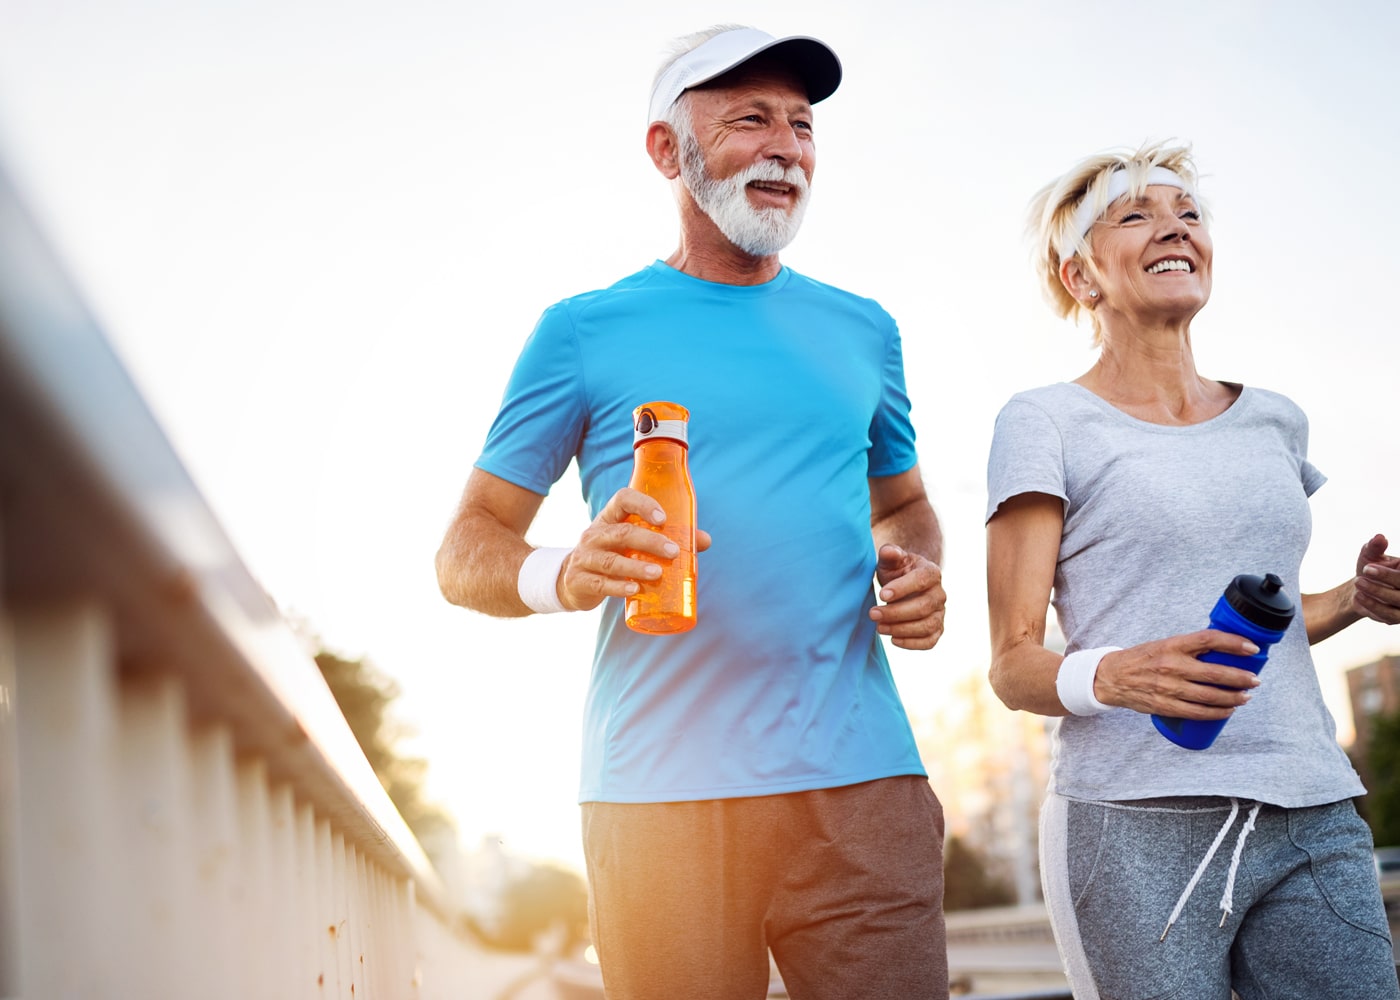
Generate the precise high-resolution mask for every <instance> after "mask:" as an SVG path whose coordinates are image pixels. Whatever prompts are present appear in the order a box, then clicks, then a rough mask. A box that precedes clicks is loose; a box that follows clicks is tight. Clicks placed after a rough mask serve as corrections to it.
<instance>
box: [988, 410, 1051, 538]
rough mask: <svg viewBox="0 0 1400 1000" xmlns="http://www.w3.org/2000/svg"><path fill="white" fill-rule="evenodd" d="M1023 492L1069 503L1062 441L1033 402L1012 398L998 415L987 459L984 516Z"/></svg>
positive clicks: (1049, 420) (1047, 418)
mask: <svg viewBox="0 0 1400 1000" xmlns="http://www.w3.org/2000/svg"><path fill="white" fill-rule="evenodd" d="M1022 493H1046V494H1049V495H1050V496H1056V497H1059V498H1060V499H1061V500H1063V501H1065V502H1068V501H1069V492H1068V489H1067V487H1066V484H1065V455H1064V438H1063V436H1062V435H1061V433H1060V428H1059V427H1058V426H1057V425H1056V424H1055V422H1054V420H1052V419H1051V417H1050V415H1049V414H1048V413H1046V412H1045V411H1044V410H1043V409H1041V408H1040V407H1039V406H1037V405H1036V404H1035V403H1033V402H1030V401H1029V400H1025V399H1018V398H1013V399H1012V400H1011V401H1010V402H1008V403H1007V404H1006V405H1005V406H1004V407H1002V410H1001V413H999V414H997V421H996V428H995V430H994V431H993V433H992V447H991V454H990V455H989V456H988V459H987V515H986V519H987V520H988V521H990V520H991V519H992V517H993V515H995V514H996V512H997V509H998V508H999V507H1001V505H1002V504H1003V503H1005V502H1006V501H1007V500H1010V499H1011V498H1012V497H1014V496H1020V495H1021V494H1022Z"/></svg>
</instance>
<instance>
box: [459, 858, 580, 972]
mask: <svg viewBox="0 0 1400 1000" xmlns="http://www.w3.org/2000/svg"><path fill="white" fill-rule="evenodd" d="M466 923H467V927H468V929H469V930H470V931H471V932H472V933H474V934H475V935H476V936H477V937H478V938H479V939H480V940H482V941H483V942H485V943H486V944H489V945H491V946H492V947H495V948H503V949H507V950H510V951H542V952H548V953H550V954H553V955H567V954H569V953H570V952H572V951H573V950H574V949H575V948H576V947H578V946H579V945H581V944H583V943H584V942H586V941H587V940H588V939H589V934H588V887H587V884H586V883H585V882H584V880H583V878H582V877H581V876H580V875H578V874H577V873H576V872H572V871H570V870H568V869H567V868H561V867H559V866H558V865H553V864H535V865H531V866H530V867H529V868H528V869H527V870H526V871H525V872H524V873H523V874H522V875H519V876H517V877H515V878H514V879H512V880H511V881H510V882H509V883H508V884H507V885H506V887H505V889H504V891H502V893H501V899H500V909H499V911H498V912H497V914H496V919H495V920H493V921H492V922H491V924H490V926H485V925H483V924H482V923H481V922H479V921H477V920H475V919H472V918H470V917H468V918H467V919H466Z"/></svg>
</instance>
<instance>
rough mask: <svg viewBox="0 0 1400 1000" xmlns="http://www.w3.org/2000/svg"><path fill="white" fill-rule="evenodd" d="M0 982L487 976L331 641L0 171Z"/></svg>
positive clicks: (98, 984)
mask: <svg viewBox="0 0 1400 1000" xmlns="http://www.w3.org/2000/svg"><path fill="white" fill-rule="evenodd" d="M0 579H2V580H3V589H2V590H0V998H23V1000H68V998H87V997H93V998H98V997H101V998H133V1000H164V998H180V1000H183V998H191V997H200V998H206V1000H212V998H230V1000H232V998H256V1000H299V998H311V997H315V998H324V997H345V998H354V1000H366V998H380V997H382V998H389V1000H403V998H436V997H444V998H446V997H453V998H457V997H467V996H471V995H472V992H471V989H470V987H469V984H468V983H467V982H466V978H467V976H468V974H469V973H468V968H469V961H470V952H471V948H470V945H469V944H468V943H467V942H466V941H464V940H463V939H461V938H459V937H458V936H457V935H456V933H455V932H454V927H455V923H456V922H455V920H454V914H453V913H452V912H451V909H450V907H449V906H448V905H447V904H446V901H445V898H444V893H443V891H442V888H441V885H440V883H439V881H438V878H437V876H436V874H435V873H434V871H433V868H432V866H431V865H430V864H429V862H428V860H427V859H426V857H425V856H424V854H423V852H422V850H421V849H420V847H419V845H418V843H417V841H416V840H415V839H414V837H413V836H412V834H411V833H410V832H409V830H408V828H407V827H406V826H405V824H404V822H403V820H402V819H401V817H400V816H399V814H398V812H397V811H396V810H395V809H394V807H393V805H392V803H391V802H390V801H389V799H388V796H387V795H386V794H385V792H384V790H383V788H382V787H381V786H380V784H379V782H378V780H377V779H376V777H375V775H374V773H373V771H372V770H371V768H370V766H369V764H368V762H367V761H366V760H365V757H364V755H363V753H361V751H360V749H359V746H358V744H357V743H356V742H355V740H354V737H353V736H352V735H351V733H350V730H349V728H348V726H347V725H346V723H345V720H344V718H343V716H342V715H341V714H340V711H339V709H338V708H337V706H336V704H335V702H334V699H333V698H332V697H331V694H330V692H329V690H328V689H327V687H326V685H325V683H324V682H323V681H322V679H321V676H320V673H319V672H318V670H317V669H316V666H315V663H314V661H313V660H312V659H311V658H310V656H309V655H308V654H307V653H306V652H305V650H304V649H303V648H302V647H301V645H300V644H299V642H298V641H297V639H296V637H295V636H294V635H293V634H292V632H291V630H290V629H289V628H288V626H287V625H286V624H285V622H284V621H283V620H282V619H281V617H280V615H279V614H278V612H277V610H276V608H275V607H274V605H273V604H272V602H271V601H270V600H269V599H268V597H267V596H266V595H265V594H264V593H263V592H262V590H261V588H260V587H259V585H258V584H257V583H256V582H255V581H254V579H253V578H252V577H251V576H250V574H249V573H248V571H247V570H246V568H245V567H244V566H243V564H242V562H241V561H240V559H239V558H238V556H237V553H235V552H234V551H233V549H232V547H231V545H230V544H229V542H228V539H227V537H226V536H225V534H224V532H223V531H222V529H221V528H220V527H219V525H218V524H217V522H216V520H215V518H214V517H213V515H212V513H211V512H210V510H209V507H208V506H207V505H206V503H205V502H204V500H203V499H202V497H201V496H200V494H199V492H198V490H197V489H196V488H195V486H194V484H193V483H192V482H191V480H190V478H189V476H188V474H187V472H186V471H185V469H184V467H183V466H182V465H181V463H180V461H179V460H178V458H177V457H176V455H175V453H174V451H173V449H172V448H171V446H170V444H169V443H168V441H167V439H166V438H165V436H164V434H163V433H162V432H161V431H160V429H159V428H158V426H157V425H156V423H155V421H154V419H153V418H152V416H151V414H150V412H149V410H148V409H147V407H146V405H145V404H144V402H143V400H142V399H141V397H140V394H139V393H138V392H137V390H136V389H135V387H134V386H133V384H132V382H131V380H130V378H129V377H128V376H127V374H126V372H125V370H124V369H123V367H122V365H121V364H120V363H119V361H118V360H117V358H116V356H115V354H114V353H113V351H112V349H111V347H110V346H109V344H108V343H107V340H106V338H105V337H104V336H103V334H102V331H101V330H100V329H99V326H98V324H97V323H96V322H95V321H94V318H93V317H92V316H91V315H90V313H89V312H88V310H87V309H86V308H85V306H84V304H83V301H82V297H81V296H80V295H79V294H78V292H77V290H76V289H75V288H74V287H73V285H72V284H71V282H70V281H69V279H68V278H67V276H66V275H65V273H64V271H63V269H62V268H61V267H60V266H59V264H58V263H57V261H56V259H55V256H54V255H53V253H52V252H51V250H50V248H49V247H48V245H47V244H46V242H45V240H44V239H43V237H42V235H41V234H40V233H39V232H38V231H37V229H36V227H35V226H34V224H33V222H32V220H31V218H30V217H29V215H28V214H27V213H26V211H25V208H24V206H23V204H22V203H21V199H20V198H19V197H18V196H17V194H16V191H15V190H14V188H13V186H12V184H11V183H10V181H9V180H8V178H7V177H5V176H4V175H3V173H2V172H0Z"/></svg>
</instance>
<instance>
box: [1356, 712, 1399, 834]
mask: <svg viewBox="0 0 1400 1000" xmlns="http://www.w3.org/2000/svg"><path fill="white" fill-rule="evenodd" d="M1365 774H1366V775H1367V786H1366V788H1367V794H1366V797H1365V803H1366V810H1365V813H1364V815H1365V816H1366V821H1367V822H1368V823H1370V824H1371V836H1372V837H1373V838H1374V839H1375V841H1376V846H1377V847H1391V846H1400V712H1392V713H1390V714H1389V715H1380V716H1376V717H1374V718H1373V719H1372V720H1371V735H1370V740H1369V743H1368V749H1367V752H1366V768H1365Z"/></svg>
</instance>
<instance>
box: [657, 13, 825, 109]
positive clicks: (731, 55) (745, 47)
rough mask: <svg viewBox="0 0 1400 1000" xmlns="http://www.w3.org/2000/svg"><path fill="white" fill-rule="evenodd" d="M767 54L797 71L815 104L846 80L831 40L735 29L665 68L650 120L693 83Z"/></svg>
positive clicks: (693, 50) (712, 39) (658, 84)
mask: <svg viewBox="0 0 1400 1000" xmlns="http://www.w3.org/2000/svg"><path fill="white" fill-rule="evenodd" d="M763 52H771V53H772V54H773V55H774V56H775V57H776V58H778V59H780V60H781V61H783V62H785V63H786V64H787V65H788V66H789V67H790V68H791V69H792V71H793V72H794V73H796V74H797V75H798V77H799V78H800V79H801V80H802V83H803V86H805V87H806V89H807V100H808V101H810V102H811V103H813V104H816V103H817V102H818V101H822V100H825V99H826V98H828V97H830V96H831V95H832V94H834V93H835V92H836V88H837V86H839V85H840V83H841V60H839V59H837V58H836V53H835V52H833V51H831V49H830V48H829V47H828V46H827V45H826V43H824V42H820V41H818V40H817V39H815V38H809V37H808V36H806V35H788V36H787V37H786V38H774V37H773V36H772V35H770V34H768V32H766V31H759V30H758V29H757V28H735V29H733V30H732V31H725V32H721V33H720V34H718V35H715V36H714V37H713V38H711V39H708V40H707V41H705V42H702V43H701V44H699V45H697V46H695V48H693V49H691V50H690V51H689V52H687V53H685V54H684V55H682V56H680V57H679V58H677V59H676V61H675V62H673V63H671V65H669V66H667V67H666V71H665V72H664V73H662V74H661V75H660V76H659V77H657V80H656V85H655V86H654V87H652V88H651V107H650V109H649V110H648V112H647V113H648V114H649V115H650V116H651V117H650V118H648V119H647V124H648V125H650V124H651V123H652V122H655V121H661V120H662V119H663V118H665V117H666V113H667V112H668V111H670V110H671V105H672V104H675V103H676V98H678V97H680V96H681V94H683V93H685V92H686V91H687V90H689V89H690V88H691V87H698V86H700V84H702V83H708V82H709V81H711V80H713V79H715V78H716V77H719V76H723V75H724V74H725V73H728V72H729V71H730V70H731V69H734V68H735V67H736V66H739V65H741V64H743V63H746V62H748V61H749V60H750V59H752V58H753V57H754V56H757V55H759V54H760V53H763Z"/></svg>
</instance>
